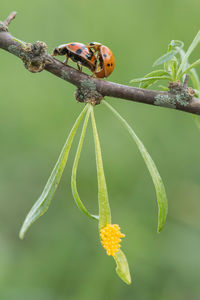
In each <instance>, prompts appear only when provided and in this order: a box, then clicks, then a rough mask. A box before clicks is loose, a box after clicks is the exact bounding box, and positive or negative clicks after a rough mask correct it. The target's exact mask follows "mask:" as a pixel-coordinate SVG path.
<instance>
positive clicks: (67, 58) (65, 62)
mask: <svg viewBox="0 0 200 300" xmlns="http://www.w3.org/2000/svg"><path fill="white" fill-rule="evenodd" d="M68 60H69V57H68V56H66V59H65V61H64V64H65V65H67V63H68Z"/></svg>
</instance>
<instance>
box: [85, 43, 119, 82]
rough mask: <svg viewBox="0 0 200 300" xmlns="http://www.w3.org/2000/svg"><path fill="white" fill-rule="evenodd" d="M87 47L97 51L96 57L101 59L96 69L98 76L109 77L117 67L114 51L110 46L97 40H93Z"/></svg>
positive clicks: (95, 72)
mask: <svg viewBox="0 0 200 300" xmlns="http://www.w3.org/2000/svg"><path fill="white" fill-rule="evenodd" d="M87 47H88V49H93V50H94V53H95V52H97V57H96V59H97V60H99V64H98V65H97V66H96V70H95V71H94V74H95V75H96V77H98V78H104V77H108V76H109V75H110V74H111V73H112V71H113V70H114V67H115V57H114V55H113V53H112V51H111V50H110V49H109V48H108V47H106V46H104V45H102V44H100V43H97V42H92V43H90V44H89V46H87Z"/></svg>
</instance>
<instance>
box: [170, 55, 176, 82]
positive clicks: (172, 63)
mask: <svg viewBox="0 0 200 300" xmlns="http://www.w3.org/2000/svg"><path fill="white" fill-rule="evenodd" d="M169 67H170V71H171V74H172V75H171V77H172V78H171V81H176V80H177V78H176V74H177V69H178V59H177V58H176V57H175V56H174V57H173V58H172V59H171V61H170V65H169Z"/></svg>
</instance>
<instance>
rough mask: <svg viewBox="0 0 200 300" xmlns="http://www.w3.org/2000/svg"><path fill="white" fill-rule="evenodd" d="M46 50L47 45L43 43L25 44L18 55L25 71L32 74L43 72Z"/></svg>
mask: <svg viewBox="0 0 200 300" xmlns="http://www.w3.org/2000/svg"><path fill="white" fill-rule="evenodd" d="M46 49H47V45H46V44H45V43H44V42H40V41H38V42H36V43H34V44H29V43H27V44H26V47H25V48H23V51H21V53H20V58H21V59H22V61H23V62H24V65H25V67H26V69H28V70H29V71H30V72H32V73H37V72H41V71H43V70H44V68H45V65H46V59H47V52H46Z"/></svg>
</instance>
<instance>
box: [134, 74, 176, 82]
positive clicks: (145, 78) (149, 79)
mask: <svg viewBox="0 0 200 300" xmlns="http://www.w3.org/2000/svg"><path fill="white" fill-rule="evenodd" d="M162 79H168V80H170V79H171V78H170V77H169V76H153V77H141V78H135V79H132V80H131V81H130V83H140V82H146V81H151V80H162Z"/></svg>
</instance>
